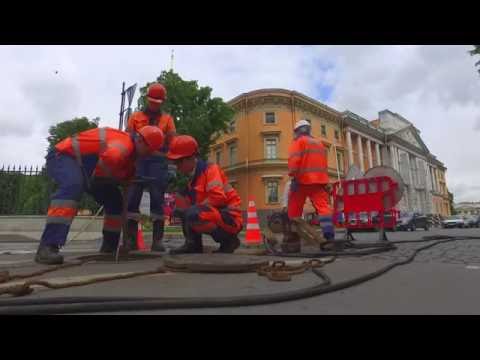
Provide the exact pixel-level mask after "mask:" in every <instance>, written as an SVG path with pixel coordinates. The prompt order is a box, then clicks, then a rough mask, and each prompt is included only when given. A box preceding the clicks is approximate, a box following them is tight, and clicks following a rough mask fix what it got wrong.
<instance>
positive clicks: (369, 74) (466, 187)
mask: <svg viewBox="0 0 480 360" xmlns="http://www.w3.org/2000/svg"><path fill="white" fill-rule="evenodd" d="M171 49H174V50H175V58H174V70H175V71H176V72H178V73H179V74H180V75H181V76H182V77H183V78H185V79H188V80H198V82H199V84H200V85H202V86H206V85H208V86H210V87H212V89H213V95H214V96H220V97H223V98H224V99H225V100H229V99H231V98H233V97H235V96H237V95H239V94H241V93H244V92H247V91H251V90H255V89H259V88H277V87H278V88H286V89H290V90H296V91H299V92H301V93H304V94H305V95H307V96H310V97H313V98H316V99H318V100H320V101H323V102H326V103H327V105H329V106H332V107H333V108H336V109H337V110H339V111H343V110H345V109H349V110H351V111H354V112H356V113H358V114H359V115H361V116H363V117H365V118H367V119H375V118H377V117H378V111H380V110H383V109H386V108H388V109H390V110H392V111H393V112H397V113H399V114H401V115H402V116H404V117H405V118H407V119H408V120H410V121H411V122H413V123H414V124H415V126H416V127H417V128H419V129H420V130H421V136H422V138H423V140H424V141H425V143H426V144H427V146H428V148H429V149H430V151H431V152H432V153H433V154H435V155H436V156H437V157H438V158H439V159H440V160H441V161H443V162H444V163H445V165H446V166H447V167H448V172H447V184H448V186H449V187H450V188H451V189H452V190H453V191H454V193H455V196H456V198H457V194H456V192H458V197H463V198H464V199H465V200H468V199H469V197H472V198H474V199H480V194H478V189H477V187H476V186H477V185H476V184H480V172H479V171H478V170H477V163H478V159H479V158H480V151H479V149H478V145H477V144H478V130H480V116H479V114H480V97H479V96H478V94H480V78H479V77H478V73H477V72H476V69H475V67H474V64H475V61H478V57H477V58H475V57H472V56H470V55H469V54H468V50H470V49H471V46H361V45H355V46H185V45H183V46H0V57H1V58H2V67H0V78H2V87H1V88H0V108H1V109H2V112H1V114H0V129H1V130H0V146H2V151H1V152H0V164H2V163H8V162H10V163H15V162H23V163H24V164H25V165H29V164H33V165H35V164H42V163H43V161H44V159H43V156H44V153H45V148H46V141H45V138H46V137H47V134H48V133H47V131H48V126H49V125H51V124H53V123H56V122H58V121H63V120H68V119H71V118H73V117H77V116H87V117H89V118H93V117H96V116H99V117H100V118H101V122H100V124H101V125H103V126H112V127H116V126H117V124H118V112H119V107H120V91H121V86H122V82H125V83H126V85H131V84H133V83H137V84H138V85H139V86H143V85H144V84H145V83H146V82H148V81H152V80H153V79H155V78H156V77H157V76H158V75H159V74H160V73H161V71H162V70H165V69H169V67H170V55H171ZM55 71H58V74H56V73H55ZM137 97H138V92H137V95H136V97H135V99H134V105H136V101H137ZM472 130H475V131H472ZM19 144H24V145H22V147H21V150H20V151H19V147H18V145H19Z"/></svg>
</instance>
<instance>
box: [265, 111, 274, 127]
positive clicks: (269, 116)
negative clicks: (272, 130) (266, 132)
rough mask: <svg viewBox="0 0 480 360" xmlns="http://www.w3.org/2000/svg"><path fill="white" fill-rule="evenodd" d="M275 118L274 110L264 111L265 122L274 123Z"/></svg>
mask: <svg viewBox="0 0 480 360" xmlns="http://www.w3.org/2000/svg"><path fill="white" fill-rule="evenodd" d="M276 123H277V119H276V117H275V113H274V112H266V113H265V124H276Z"/></svg>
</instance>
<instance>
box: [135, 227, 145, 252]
mask: <svg viewBox="0 0 480 360" xmlns="http://www.w3.org/2000/svg"><path fill="white" fill-rule="evenodd" d="M137 249H138V250H145V249H146V247H145V242H144V241H143V231H142V223H141V222H139V223H138V230H137Z"/></svg>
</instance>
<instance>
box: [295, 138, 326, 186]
mask: <svg viewBox="0 0 480 360" xmlns="http://www.w3.org/2000/svg"><path fill="white" fill-rule="evenodd" d="M288 172H289V175H290V176H293V177H294V178H295V180H296V181H297V182H298V183H299V184H305V185H307V184H327V183H328V182H329V179H328V159H327V150H326V148H325V146H324V145H323V144H322V142H321V141H320V139H316V138H314V137H312V136H308V135H302V136H300V137H298V138H297V139H295V140H294V141H293V143H292V144H291V145H290V148H289V150H288Z"/></svg>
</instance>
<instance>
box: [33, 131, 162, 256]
mask: <svg viewBox="0 0 480 360" xmlns="http://www.w3.org/2000/svg"><path fill="white" fill-rule="evenodd" d="M163 140H164V135H163V132H162V131H161V130H160V129H159V128H158V127H156V126H145V127H143V128H142V129H140V131H139V132H138V135H136V136H132V135H130V134H128V133H126V132H123V131H120V130H116V129H111V128H95V129H91V130H87V131H83V132H81V133H79V134H77V135H74V136H72V137H68V138H66V139H64V140H62V141H61V142H59V143H58V144H57V145H56V146H55V148H54V149H53V150H52V151H50V152H49V153H48V155H47V158H46V159H47V173H48V175H49V176H50V177H51V178H53V180H54V181H55V182H56V183H57V185H58V189H57V191H56V192H55V193H54V194H53V196H52V200H51V202H50V206H49V208H48V214H47V223H46V226H45V229H44V231H43V234H42V238H41V241H40V245H39V247H38V251H37V255H36V257H35V261H36V262H38V263H41V264H49V265H53V264H61V263H62V262H63V256H62V255H60V254H59V249H60V247H62V246H63V245H64V244H65V242H66V239H67V235H68V232H69V230H70V225H71V224H72V221H73V218H74V217H75V215H76V214H77V207H78V202H79V200H80V198H81V196H82V194H83V193H84V192H88V193H90V194H91V195H93V197H94V198H95V200H96V201H97V202H98V203H100V204H102V205H103V206H104V212H105V216H104V223H103V243H102V248H101V250H100V251H101V252H106V253H109V252H114V251H115V250H116V248H117V245H118V242H119V240H120V232H121V228H122V210H123V206H122V204H123V199H122V194H121V192H120V189H119V188H118V187H117V186H116V185H115V184H114V181H117V182H118V181H127V180H129V179H131V178H133V176H134V174H135V161H136V158H137V157H144V156H148V155H149V154H151V153H152V152H153V151H157V150H158V149H159V148H160V147H161V146H162V145H163ZM102 178H103V180H104V181H101V180H102ZM105 180H106V181H105Z"/></svg>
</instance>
